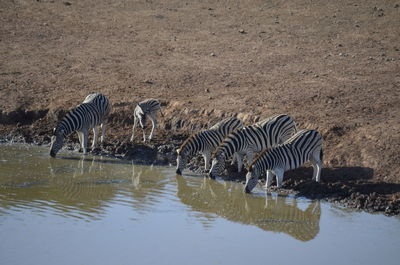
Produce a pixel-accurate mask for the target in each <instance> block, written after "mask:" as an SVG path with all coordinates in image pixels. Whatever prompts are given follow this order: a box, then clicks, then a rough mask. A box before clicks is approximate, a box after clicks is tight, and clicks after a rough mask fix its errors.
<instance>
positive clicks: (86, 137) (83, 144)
mask: <svg viewBox="0 0 400 265" xmlns="http://www.w3.org/2000/svg"><path fill="white" fill-rule="evenodd" d="M82 135H83V141H82V149H83V154H84V155H86V154H87V143H88V130H87V129H84V130H82Z"/></svg>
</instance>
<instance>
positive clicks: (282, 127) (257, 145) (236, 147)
mask: <svg viewBox="0 0 400 265" xmlns="http://www.w3.org/2000/svg"><path fill="white" fill-rule="evenodd" d="M296 131H297V129H296V124H295V122H294V120H293V118H291V117H290V116H288V115H285V114H280V115H275V116H272V117H270V118H268V119H266V120H263V121H261V122H258V123H256V124H254V125H250V126H246V127H244V128H242V129H240V130H237V131H236V132H233V133H231V134H230V135H228V136H227V137H226V138H225V140H224V141H223V142H222V143H221V145H220V146H219V147H218V148H217V150H216V152H215V154H214V158H213V160H212V164H211V169H210V172H209V174H208V175H209V177H210V178H215V177H216V176H220V175H222V173H223V171H224V169H225V161H226V160H227V159H228V158H230V157H231V156H232V155H233V154H234V153H236V156H237V166H238V172H241V170H242V166H243V156H244V155H246V158H247V162H248V163H249V164H250V163H251V162H252V161H253V156H254V152H261V151H263V150H264V149H266V148H271V147H273V146H275V145H278V144H281V143H283V142H284V141H286V140H287V139H289V138H290V137H291V136H292V135H293V134H294V133H295V132H296Z"/></svg>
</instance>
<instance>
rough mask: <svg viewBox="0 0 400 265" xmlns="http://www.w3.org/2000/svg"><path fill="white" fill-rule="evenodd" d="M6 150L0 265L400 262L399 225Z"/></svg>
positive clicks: (200, 182)
mask: <svg viewBox="0 0 400 265" xmlns="http://www.w3.org/2000/svg"><path fill="white" fill-rule="evenodd" d="M242 189H243V185H241V184H236V183H231V182H220V181H214V180H209V179H204V178H203V177H202V176H195V175H192V176H190V175H185V176H184V177H177V176H176V175H175V174H174V169H173V168H167V167H155V166H154V167H149V166H139V165H132V164H131V163H130V162H129V161H122V160H115V159H110V158H105V157H98V156H96V157H93V156H90V155H88V156H80V155H79V154H77V153H65V152H64V153H61V154H60V155H59V156H58V158H57V159H52V158H50V157H49V155H48V148H41V147H32V146H26V145H13V146H6V145H1V146H0V239H1V240H0V264H8V265H12V264H176V265H178V264H307V265H309V264H335V265H336V264H398V261H399V259H400V252H399V249H400V219H399V218H397V217H386V216H383V215H372V214H367V213H360V212H355V211H351V210H346V209H343V208H340V207H335V206H334V205H331V204H326V203H319V202H318V201H309V200H307V199H303V198H294V197H285V196H280V195H278V194H275V193H273V194H266V193H265V192H264V191H263V190H262V189H258V190H256V192H255V194H250V195H249V194H245V193H243V191H242Z"/></svg>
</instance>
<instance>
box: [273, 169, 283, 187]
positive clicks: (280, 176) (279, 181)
mask: <svg viewBox="0 0 400 265" xmlns="http://www.w3.org/2000/svg"><path fill="white" fill-rule="evenodd" d="M283 173H284V171H283V170H281V169H276V170H275V176H276V186H277V187H278V188H280V187H282V183H283Z"/></svg>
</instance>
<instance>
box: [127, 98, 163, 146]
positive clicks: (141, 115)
mask: <svg viewBox="0 0 400 265" xmlns="http://www.w3.org/2000/svg"><path fill="white" fill-rule="evenodd" d="M158 111H160V113H161V115H162V116H163V113H162V112H161V104H160V102H159V101H158V100H156V99H147V100H144V101H141V102H139V104H137V105H136V108H135V110H134V112H133V118H134V121H133V128H132V137H131V141H133V139H134V138H135V127H136V126H137V124H138V122H139V124H140V127H142V131H143V142H146V134H145V129H146V120H147V118H150V120H151V123H152V128H151V132H150V135H149V138H148V139H149V140H151V138H152V137H153V134H154V130H155V128H156V127H157V112H158Z"/></svg>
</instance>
